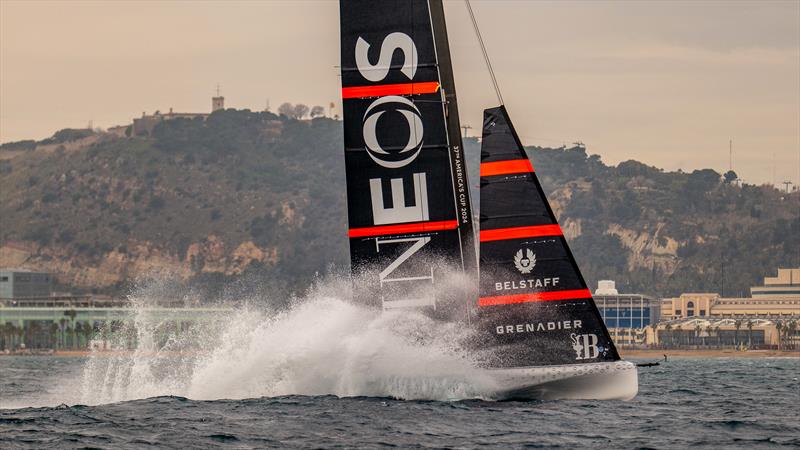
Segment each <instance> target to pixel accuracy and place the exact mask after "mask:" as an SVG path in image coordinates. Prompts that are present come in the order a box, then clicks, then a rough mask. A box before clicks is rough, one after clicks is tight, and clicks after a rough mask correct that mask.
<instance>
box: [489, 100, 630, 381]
mask: <svg viewBox="0 0 800 450" xmlns="http://www.w3.org/2000/svg"><path fill="white" fill-rule="evenodd" d="M480 167H481V169H480V180H481V181H480V193H481V196H480V288H479V289H480V299H479V301H478V305H479V312H478V315H479V317H480V322H479V323H480V327H481V330H482V336H483V341H484V342H483V344H484V348H487V349H491V351H490V352H488V354H489V356H488V359H489V360H488V361H487V363H488V365H489V366H491V367H526V366H538V365H553V364H575V363H593V362H601V361H616V360H619V359H620V358H619V355H618V354H617V351H616V349H615V347H614V344H613V342H612V341H611V338H610V336H609V334H608V330H607V329H606V327H605V325H604V324H603V320H602V318H601V316H600V314H599V312H598V311H597V307H596V306H595V304H594V300H593V299H592V294H591V292H590V291H589V289H588V288H587V286H586V282H585V281H584V279H583V276H582V275H581V272H580V270H579V269H578V266H577V264H576V263H575V259H574V258H573V256H572V252H571V251H570V249H569V246H568V245H567V241H566V240H565V238H564V235H563V233H562V231H561V227H560V226H559V224H558V221H557V220H556V217H555V215H554V214H553V211H552V209H551V208H550V204H549V203H548V202H547V198H546V197H545V195H544V192H543V190H542V186H541V184H540V183H539V180H538V178H537V177H536V173H535V171H534V168H533V166H532V164H531V161H530V160H529V159H528V156H527V154H526V153H525V150H524V149H523V147H522V144H521V143H520V140H519V137H518V136H517V133H516V131H515V130H514V127H513V126H512V124H511V120H510V119H509V116H508V112H507V111H506V109H505V107H504V106H500V107H497V108H491V109H487V110H485V111H484V119H483V140H482V143H481V166H480Z"/></svg>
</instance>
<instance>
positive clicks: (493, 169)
mask: <svg viewBox="0 0 800 450" xmlns="http://www.w3.org/2000/svg"><path fill="white" fill-rule="evenodd" d="M529 172H533V165H531V161H530V160H529V159H512V160H510V161H494V162H487V163H481V176H482V177H491V176H492V175H508V174H511V173H529Z"/></svg>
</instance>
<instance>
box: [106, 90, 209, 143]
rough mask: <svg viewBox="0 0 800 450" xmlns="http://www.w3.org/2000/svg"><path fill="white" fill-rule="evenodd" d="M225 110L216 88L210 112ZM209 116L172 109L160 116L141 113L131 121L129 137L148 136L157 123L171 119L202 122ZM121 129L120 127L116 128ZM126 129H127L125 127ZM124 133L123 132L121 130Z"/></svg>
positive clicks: (158, 114) (159, 113)
mask: <svg viewBox="0 0 800 450" xmlns="http://www.w3.org/2000/svg"><path fill="white" fill-rule="evenodd" d="M223 109H225V97H223V96H221V95H220V94H219V87H217V95H216V96H214V97H211V112H212V113H213V112H214V111H220V110H223ZM208 116H209V114H208V113H179V112H173V111H172V108H170V109H169V112H168V113H166V114H162V113H161V111H156V112H154V113H153V114H151V115H148V114H147V113H144V112H143V113H142V117H139V118H137V119H133V124H132V125H131V135H132V136H150V135H151V134H152V133H153V129H154V128H155V127H156V125H158V124H159V123H161V122H163V121H165V120H173V119H190V120H191V119H197V118H201V119H203V120H205V119H207V118H208ZM116 128H122V127H116ZM125 128H126V129H127V127H125ZM123 133H124V130H123Z"/></svg>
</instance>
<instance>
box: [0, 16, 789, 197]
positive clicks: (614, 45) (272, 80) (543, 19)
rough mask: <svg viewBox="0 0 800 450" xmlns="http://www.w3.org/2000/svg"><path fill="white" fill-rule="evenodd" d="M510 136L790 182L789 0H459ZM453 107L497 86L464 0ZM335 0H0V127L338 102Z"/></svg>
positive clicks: (457, 21) (487, 95) (33, 133)
mask: <svg viewBox="0 0 800 450" xmlns="http://www.w3.org/2000/svg"><path fill="white" fill-rule="evenodd" d="M473 8H474V10H475V13H476V15H477V19H478V22H479V24H480V26H481V31H482V34H483V36H484V40H485V42H486V45H487V48H488V50H489V53H490V57H491V58H492V62H493V64H494V68H495V72H496V75H497V78H498V80H499V82H500V87H501V89H502V92H503V96H504V99H505V102H506V105H507V107H508V109H509V111H510V113H511V115H512V118H513V120H514V122H515V125H516V126H517V128H518V129H519V132H520V134H521V136H522V139H523V141H524V142H525V143H526V144H531V145H543V146H559V145H561V144H562V143H567V144H569V143H571V142H574V141H577V140H580V141H582V142H585V143H586V145H587V147H588V151H589V152H590V153H597V154H600V155H601V156H602V158H603V160H604V161H605V162H606V163H609V164H616V163H619V162H620V161H624V160H627V159H637V160H641V161H643V162H646V163H648V164H652V165H656V166H658V167H663V168H666V169H670V170H674V169H677V168H682V169H684V170H692V169H696V168H705V167H711V168H714V169H716V170H719V171H723V170H727V168H728V140H729V139H733V148H734V168H735V170H736V171H737V173H739V175H740V176H741V177H742V178H744V179H745V180H746V181H748V182H752V183H761V182H772V181H773V180H775V181H778V182H781V181H783V180H784V179H792V180H794V181H795V182H798V181H800V1H797V0H789V1H778V2H763V1H762V2H745V1H713V2H654V1H648V2H627V1H621V2H582V1H572V2H545V1H530V2H524V1H492V2H489V1H479V0H473ZM445 10H446V14H447V20H448V28H449V34H450V44H451V48H452V51H453V58H454V66H455V77H456V86H457V88H458V94H459V106H460V108H461V111H460V113H461V117H462V124H463V123H466V124H470V125H472V126H473V127H475V128H476V130H473V132H478V130H477V128H479V127H480V122H481V114H482V110H483V108H486V107H490V106H494V104H495V103H496V100H495V99H494V93H493V90H492V88H491V85H490V81H489V77H488V74H487V71H486V69H485V66H484V64H483V60H482V58H481V55H480V51H479V47H478V44H477V40H476V38H475V36H474V33H473V31H472V27H471V24H470V22H469V19H468V16H467V14H466V10H465V8H464V4H463V2H462V1H461V0H457V1H456V0H453V1H446V2H445ZM338 21H339V19H338V3H337V2H334V1H291V2H281V1H273V2H266V1H264V2H255V1H249V2H224V3H223V2H210V1H206V2H99V1H96V2H68V1H58V2H45V1H39V2H17V1H8V0H0V141H2V142H8V141H13V140H20V139H41V138H44V137H47V136H50V135H52V134H53V132H54V131H56V130H57V129H60V128H64V127H85V126H87V124H88V123H89V121H90V120H91V121H93V124H94V126H99V127H108V126H113V125H119V124H126V123H129V122H130V120H131V119H132V118H133V117H137V116H140V115H141V114H142V112H143V111H147V113H148V114H150V113H152V112H153V111H154V110H156V109H160V110H162V111H166V110H168V109H169V108H170V107H173V108H174V109H175V110H176V111H181V112H184V111H186V112H202V111H208V110H209V109H210V107H211V99H210V97H211V96H212V94H213V93H214V89H215V86H216V84H217V83H220V85H221V86H222V88H221V90H222V94H223V95H224V96H225V97H226V105H227V106H228V107H234V108H250V109H254V110H255V109H264V107H265V105H266V102H267V99H269V102H270V105H271V106H272V109H273V110H275V109H277V106H278V105H279V104H280V103H282V102H286V101H288V102H292V103H298V102H302V103H306V104H309V105H315V104H320V105H327V104H328V103H330V102H335V103H336V104H337V105H338V104H339V95H340V90H339V89H340V84H339V78H338V72H337V69H336V68H335V66H336V65H338V63H339V22H338Z"/></svg>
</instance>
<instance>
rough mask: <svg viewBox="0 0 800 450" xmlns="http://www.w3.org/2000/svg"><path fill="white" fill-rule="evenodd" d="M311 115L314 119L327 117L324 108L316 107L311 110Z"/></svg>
mask: <svg viewBox="0 0 800 450" xmlns="http://www.w3.org/2000/svg"><path fill="white" fill-rule="evenodd" d="M309 115H310V116H311V118H312V119H313V118H314V117H322V116H324V115H325V108H323V107H322V106H319V105H316V106H314V107H313V108H311V112H310V113H309Z"/></svg>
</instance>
